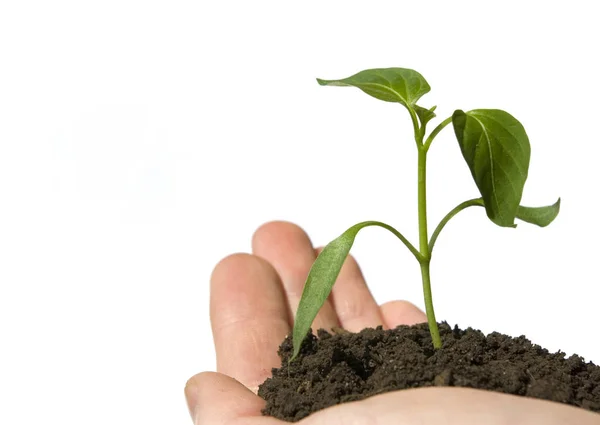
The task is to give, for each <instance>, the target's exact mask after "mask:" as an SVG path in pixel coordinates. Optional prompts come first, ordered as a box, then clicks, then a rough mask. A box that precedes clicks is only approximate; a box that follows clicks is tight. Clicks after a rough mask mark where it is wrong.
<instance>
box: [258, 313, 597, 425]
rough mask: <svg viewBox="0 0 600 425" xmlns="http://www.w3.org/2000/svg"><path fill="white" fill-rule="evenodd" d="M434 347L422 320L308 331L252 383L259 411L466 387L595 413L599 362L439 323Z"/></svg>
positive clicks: (298, 415)
mask: <svg viewBox="0 0 600 425" xmlns="http://www.w3.org/2000/svg"><path fill="white" fill-rule="evenodd" d="M440 334H441V337H442V342H443V348H441V349H440V350H434V349H433V346H432V344H431V337H430V335H429V330H428V327H427V324H426V323H423V324H419V325H415V326H399V327H398V328H396V329H393V330H383V329H382V328H381V327H379V328H377V329H364V330H363V331H361V332H359V333H348V332H341V333H336V334H330V333H328V332H326V331H324V330H320V331H319V332H318V338H317V337H315V336H314V335H313V334H312V333H311V334H310V335H309V336H308V337H307V338H306V339H305V340H304V343H303V345H302V349H301V352H300V355H299V356H298V358H297V359H296V360H294V361H293V362H292V363H291V364H289V366H288V359H289V357H290V356H291V353H292V341H291V338H290V337H287V338H286V339H285V340H284V341H283V343H282V344H281V346H280V348H279V356H280V357H281V361H282V367H281V368H279V369H273V377H272V378H269V379H267V380H266V381H265V382H264V383H263V384H262V385H261V386H260V388H259V391H258V394H259V395H260V396H261V397H262V398H264V399H265V400H266V407H265V408H264V410H263V414H265V415H270V416H275V417H277V418H280V419H283V420H286V421H292V422H295V421H299V420H300V419H302V418H304V417H305V416H308V415H309V414H311V413H312V412H315V411H317V410H321V409H324V408H326V407H329V406H333V405H335V404H339V403H343V402H348V401H355V400H362V399H364V398H367V397H370V396H373V395H375V394H381V393H384V392H387V391H394V390H400V389H405V388H417V387H430V386H434V385H438V386H457V387H471V388H479V389H485V390H491V391H498V392H503V393H508V394H516V395H522V396H528V397H535V398H541V399H546V400H553V401H558V402H562V403H567V404H571V405H574V406H579V407H582V408H584V409H589V410H592V411H595V412H600V366H596V365H594V364H593V363H585V362H584V360H583V359H582V358H581V357H579V356H577V355H573V356H571V357H569V358H565V354H564V353H561V352H558V353H549V352H548V350H545V349H543V348H541V347H540V346H538V345H534V344H532V343H531V342H530V341H529V340H527V339H526V338H525V337H523V336H521V337H518V338H511V337H509V336H506V335H502V334H499V333H497V332H494V333H491V334H490V335H488V336H485V335H484V334H483V333H481V332H480V331H477V330H474V329H471V328H469V329H467V330H460V329H458V328H457V327H455V328H454V329H452V328H450V326H448V324H446V323H442V324H441V325H440Z"/></svg>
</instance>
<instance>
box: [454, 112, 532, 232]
mask: <svg viewBox="0 0 600 425" xmlns="http://www.w3.org/2000/svg"><path fill="white" fill-rule="evenodd" d="M452 123H453V125H454V132H455V134H456V138H457V139H458V144H459V146H460V149H461V151H462V154H463V157H464V159H465V161H466V162H467V165H468V166H469V168H470V169H471V175H472V176H473V179H474V180H475V184H476V185H477V188H478V189H479V192H480V193H481V196H482V197H483V201H484V204H485V209H486V212H487V216H488V217H489V219H490V220H492V221H493V222H494V223H496V224H497V225H498V226H502V227H514V226H515V224H514V222H515V217H516V216H517V208H518V207H519V202H520V201H521V196H522V195H523V186H524V185H525V181H526V180H527V172H528V169H529V157H530V154H531V150H530V147H529V138H528V137H527V133H525V129H524V128H523V126H522V125H521V123H520V122H519V121H518V120H517V119H516V118H514V117H513V116H512V115H510V114H509V113H508V112H504V111H501V110H498V109H476V110H472V111H469V112H467V113H465V112H463V111H460V110H457V111H455V112H454V114H453V115H452Z"/></svg>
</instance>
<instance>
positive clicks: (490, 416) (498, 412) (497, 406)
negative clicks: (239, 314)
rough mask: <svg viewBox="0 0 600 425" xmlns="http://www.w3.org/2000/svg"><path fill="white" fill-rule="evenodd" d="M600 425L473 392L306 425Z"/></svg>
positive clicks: (393, 399)
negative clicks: (332, 424) (374, 424)
mask: <svg viewBox="0 0 600 425" xmlns="http://www.w3.org/2000/svg"><path fill="white" fill-rule="evenodd" d="M331 423H336V424H338V423H339V424H343V423H361V424H362V423H378V424H395V425H417V424H437V425H468V424H473V425H475V424H486V425H507V424H523V425H525V424H529V425H534V424H535V425H537V424H544V425H572V424H577V425H598V424H600V415H598V414H597V413H592V412H590V411H587V410H583V409H580V408H575V407H573V406H569V405H566V404H560V403H554V402H550V401H545V400H539V399H533V398H527V397H521V396H514V395H508V394H502V393H496V392H491V391H482V390H474V389H470V388H447V387H446V388H419V389H411V390H402V391H395V392H390V393H386V394H382V395H378V396H375V397H371V398H368V399H365V400H363V401H359V402H354V403H346V404H345V405H337V406H335V407H332V408H329V409H325V410H322V411H320V412H317V413H315V414H314V415H311V416H309V417H308V420H307V421H306V424H305V425H325V424H331Z"/></svg>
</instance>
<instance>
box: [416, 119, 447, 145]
mask: <svg viewBox="0 0 600 425" xmlns="http://www.w3.org/2000/svg"><path fill="white" fill-rule="evenodd" d="M451 122H452V117H449V118H446V119H445V120H444V121H442V122H441V123H439V125H438V126H437V127H436V128H434V129H433V131H432V132H431V134H430V135H429V137H428V138H427V140H426V141H425V144H424V145H423V147H424V148H425V151H428V150H429V146H431V142H433V139H435V136H437V135H438V134H439V132H440V131H442V130H443V129H444V127H446V126H447V125H448V124H450V123H451Z"/></svg>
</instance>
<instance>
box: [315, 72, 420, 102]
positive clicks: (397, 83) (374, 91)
mask: <svg viewBox="0 0 600 425" xmlns="http://www.w3.org/2000/svg"><path fill="white" fill-rule="evenodd" d="M317 81H318V83H319V84H320V85H322V86H353V87H358V88H359V89H361V90H362V91H364V92H365V93H367V94H368V95H371V96H373V97H375V98H377V99H379V100H384V101H386V102H398V103H401V104H402V105H404V106H406V107H407V108H409V109H410V108H412V107H413V105H414V104H415V103H416V102H417V100H419V99H420V98H421V96H423V95H424V94H425V93H427V92H429V90H430V87H429V84H427V81H425V78H423V76H422V75H421V74H419V73H418V72H417V71H413V70H412V69H406V68H377V69H367V70H365V71H361V72H359V73H358V74H354V75H353V76H351V77H348V78H344V79H342V80H321V79H319V78H317Z"/></svg>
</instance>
